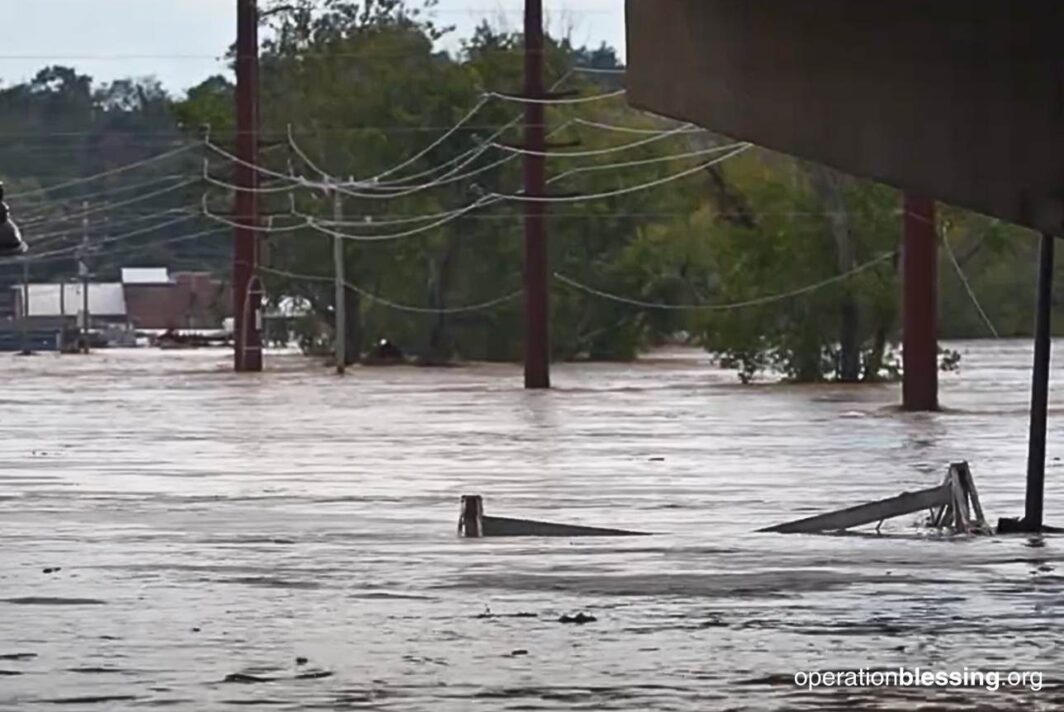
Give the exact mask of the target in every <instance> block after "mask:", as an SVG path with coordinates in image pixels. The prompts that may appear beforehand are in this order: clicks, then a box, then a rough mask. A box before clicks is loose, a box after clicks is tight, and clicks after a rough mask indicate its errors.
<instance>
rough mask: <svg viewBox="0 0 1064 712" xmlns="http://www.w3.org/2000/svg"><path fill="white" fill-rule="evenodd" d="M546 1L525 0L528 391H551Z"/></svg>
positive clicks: (526, 378) (526, 327) (526, 347)
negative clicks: (546, 217) (546, 199)
mask: <svg viewBox="0 0 1064 712" xmlns="http://www.w3.org/2000/svg"><path fill="white" fill-rule="evenodd" d="M543 51H544V50H543V0H525V97H524V98H525V100H526V101H527V104H526V105H525V149H526V150H527V151H528V152H527V153H526V154H525V196H526V197H528V198H533V200H528V201H527V202H526V203H525V388H529V389H545V388H550V326H549V325H550V292H549V288H548V284H549V274H548V271H547V259H548V258H547V234H546V225H545V222H544V212H545V210H546V206H545V205H544V204H543V202H542V201H541V200H535V199H534V198H542V197H543V195H544V193H545V192H546V168H545V159H544V156H543V154H544V151H545V148H546V141H547V139H546V129H545V126H544V122H545V116H546V111H545V107H544V105H543V103H542V99H543V98H544V92H543V59H544V58H543Z"/></svg>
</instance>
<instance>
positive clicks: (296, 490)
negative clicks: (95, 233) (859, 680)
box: [0, 341, 1064, 712]
mask: <svg viewBox="0 0 1064 712" xmlns="http://www.w3.org/2000/svg"><path fill="white" fill-rule="evenodd" d="M951 346H952V347H954V348H957V349H959V350H960V351H961V352H962V353H963V356H964V358H963V361H962V364H961V369H960V371H959V373H952V374H947V375H945V376H944V377H943V395H942V400H943V402H944V404H946V405H947V406H948V407H949V410H948V411H947V412H944V413H941V414H935V415H907V414H902V413H900V412H898V411H897V410H896V409H895V408H894V407H893V404H894V403H896V401H897V400H898V397H899V389H898V387H897V386H895V385H883V386H866V387H859V388H847V387H838V386H820V387H790V386H778V385H762V386H756V387H750V388H746V387H741V386H738V385H736V383H735V379H734V376H733V374H731V373H729V372H726V371H722V370H719V369H717V368H716V367H714V365H713V364H712V362H711V361H710V360H709V359H708V358H707V357H706V356H705V355H704V354H700V353H698V352H694V351H682V350H674V351H666V352H662V353H658V354H655V355H654V356H653V357H652V358H648V359H646V360H645V361H643V362H641V363H639V364H634V365H564V366H559V367H558V368H557V369H556V371H555V380H556V383H557V386H558V387H557V389H556V390H555V391H553V392H550V393H526V392H524V391H522V390H521V389H520V388H519V384H520V373H519V371H518V370H517V369H515V368H512V367H509V366H467V367H462V368H455V369H445V370H418V369H407V368H392V369H357V368H356V369H354V370H353V371H352V372H351V373H350V375H349V376H348V377H347V378H346V379H344V380H342V381H341V380H339V379H338V378H337V377H336V376H334V375H332V374H331V373H330V372H329V371H328V370H327V369H323V368H321V367H320V366H319V365H317V364H315V363H314V362H310V361H307V360H305V359H302V358H300V357H298V356H295V355H291V354H288V355H283V354H275V355H272V356H271V358H270V359H269V372H268V373H265V374H262V375H251V376H235V375H233V374H231V373H229V372H228V365H229V358H228V355H227V354H226V353H224V352H217V351H202V352H188V353H176V352H152V351H146V350H145V351H113V352H100V353H97V354H94V355H92V356H90V357H87V358H86V357H62V358H59V357H55V356H52V355H44V356H38V357H34V358H16V357H7V356H4V357H3V358H2V359H0V361H2V364H3V374H4V375H3V390H2V393H0V409H2V413H3V419H2V427H0V709H3V710H35V709H42V710H44V709H47V710H53V709H70V710H80V709H85V710H111V709H146V708H154V707H162V708H168V709H177V710H215V709H217V710H226V709H232V710H238V709H271V710H319V709H320V710H362V709H380V710H455V711H463V712H464V711H479V710H533V709H536V710H630V709H640V710H684V711H696V710H715V709H749V710H762V709H781V710H783V709H787V710H790V709H795V710H818V709H839V710H847V709H896V708H905V709H921V708H923V709H972V710H974V709H1017V708H1020V707H1023V708H1025V709H1047V710H1048V709H1057V708H1059V707H1060V706H1061V705H1064V693H1061V692H1060V691H1059V690H1058V689H1056V688H1054V687H1053V686H1052V685H1051V683H1052V682H1053V680H1054V676H1055V674H1056V673H1057V671H1059V670H1060V668H1061V662H1062V659H1064V647H1062V646H1064V634H1062V632H1061V625H1060V619H1061V613H1062V612H1064V562H1062V557H1061V550H1062V544H1061V540H1060V539H1055V538H1047V539H1044V540H1032V539H1028V538H1024V537H1016V538H997V539H948V538H942V537H938V536H932V535H929V534H928V533H926V532H923V531H921V530H920V529H918V528H916V527H915V526H914V523H915V521H916V518H915V517H914V518H903V519H900V520H895V521H891V522H888V523H886V524H885V525H884V527H883V530H882V534H881V535H879V536H874V535H867V536H784V535H769V534H753V533H751V532H752V531H753V530H754V529H757V528H759V527H762V526H766V525H768V524H773V523H778V522H782V521H786V520H788V519H791V518H796V517H800V516H806V515H808V514H810V513H813V512H817V511H820V510H822V509H825V508H832V507H836V506H845V505H847V504H852V503H858V502H861V501H865V500H869V499H875V498H878V497H884V496H891V495H893V494H897V493H898V492H899V491H902V490H906V489H914V488H920V487H925V486H930V485H933V484H937V483H938V482H939V481H940V480H941V478H942V477H943V475H944V473H945V468H946V466H947V464H948V463H949V462H950V461H951V460H958V459H967V460H969V461H970V462H971V463H972V469H973V472H974V475H975V478H976V482H977V484H978V486H979V488H980V493H981V495H982V500H983V505H984V507H985V508H986V509H987V512H988V514H989V516H991V517H992V518H994V519H995V520H996V518H997V517H999V516H1016V515H1019V514H1021V513H1022V507H1023V480H1024V470H1025V461H1026V434H1027V417H1026V409H1027V403H1028V399H1029V385H1028V384H1029V364H1030V354H1031V350H1030V345H1029V344H1028V343H1026V342H1021V341H1015V342H1014V341H1002V342H994V343H990V342H971V343H959V344H952V345H951ZM1060 363H1061V362H1060V360H1058V361H1057V362H1056V364H1057V365H1055V367H1054V377H1055V381H1056V383H1062V382H1064V372H1062V371H1064V368H1061V367H1060V365H1059V364H1060ZM1058 393H1064V389H1062V390H1061V391H1058ZM1053 405H1054V406H1055V407H1054V412H1053V413H1052V414H1051V419H1050V437H1049V458H1050V462H1049V468H1048V502H1047V519H1048V520H1049V521H1050V522H1057V523H1060V524H1064V464H1062V463H1061V461H1060V460H1059V458H1060V457H1061V456H1064V449H1062V447H1061V445H1060V443H1061V440H1062V438H1061V435H1062V434H1064V408H1062V407H1061V406H1062V405H1064V396H1062V395H1055V397H1054V398H1053ZM465 493H479V494H482V495H484V497H485V501H486V510H487V513H489V514H491V513H494V514H499V515H504V516H528V517H532V518H539V519H548V520H555V521H564V522H573V523H581V524H589V525H601V526H609V527H622V528H632V529H640V530H645V531H652V532H657V533H659V534H658V535H657V536H654V537H650V538H639V539H625V540H593V539H584V540H575V541H567V540H528V539H525V540H510V541H504V540H490V541H489V540H485V541H471V540H460V539H458V538H457V537H456V524H457V517H458V499H459V496H460V495H461V494H465ZM45 569H50V571H49V572H48V573H45ZM579 612H584V613H588V614H590V615H593V616H594V617H595V618H596V620H595V621H594V622H591V623H587V624H585V625H563V624H561V623H559V622H558V618H559V617H560V616H562V615H567V614H575V613H579ZM519 614H522V615H519ZM297 658H305V660H298V661H297ZM902 665H904V666H909V667H916V666H920V667H923V668H925V669H934V670H951V671H952V670H963V669H964V668H965V667H969V668H971V669H977V668H980V669H994V670H1014V669H1015V670H1030V671H1041V672H1043V673H1044V674H1045V675H1046V689H1043V690H1042V691H1041V692H1032V691H1029V690H1005V689H1004V688H1003V689H1001V690H998V691H997V692H991V691H988V690H986V689H964V690H957V689H927V688H921V689H906V688H892V689H858V690H841V691H840V690H836V691H816V692H809V691H803V690H801V689H798V688H797V687H796V686H795V685H794V683H793V676H794V674H795V672H797V671H805V670H857V669H859V668H876V669H888V668H892V667H897V666H902Z"/></svg>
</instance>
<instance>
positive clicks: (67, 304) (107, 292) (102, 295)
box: [12, 282, 127, 326]
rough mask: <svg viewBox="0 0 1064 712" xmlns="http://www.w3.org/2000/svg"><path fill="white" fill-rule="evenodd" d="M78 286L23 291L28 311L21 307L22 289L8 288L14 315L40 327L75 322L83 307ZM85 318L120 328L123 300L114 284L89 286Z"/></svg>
mask: <svg viewBox="0 0 1064 712" xmlns="http://www.w3.org/2000/svg"><path fill="white" fill-rule="evenodd" d="M82 290H83V287H82V284H81V283H80V282H71V283H70V284H65V283H62V282H61V283H58V284H30V285H28V286H27V287H26V293H27V294H28V296H29V299H28V302H27V303H28V306H29V308H28V310H27V309H25V308H24V307H23V288H22V287H21V286H19V287H12V291H13V292H14V294H15V299H14V314H15V316H22V315H23V314H25V315H26V316H27V317H29V320H30V323H31V324H33V325H35V326H37V325H40V326H44V325H45V324H46V323H54V324H56V325H58V324H59V323H61V322H62V321H64V320H73V321H77V320H79V315H80V314H81V313H82V311H83V309H84V305H85V300H84V297H83V294H84V292H83V291H82ZM89 315H90V318H91V320H92V322H93V323H96V324H106V325H121V324H125V323H126V322H127V319H126V297H125V291H124V290H123V289H122V285H121V284H118V283H106V282H105V283H99V282H96V283H91V284H89Z"/></svg>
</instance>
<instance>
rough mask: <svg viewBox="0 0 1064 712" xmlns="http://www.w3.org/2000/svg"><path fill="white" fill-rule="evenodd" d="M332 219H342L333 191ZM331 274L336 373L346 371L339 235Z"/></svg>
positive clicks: (344, 278)
mask: <svg viewBox="0 0 1064 712" xmlns="http://www.w3.org/2000/svg"><path fill="white" fill-rule="evenodd" d="M333 219H334V220H335V221H336V224H337V225H339V224H340V222H341V221H342V220H343V219H344V202H343V196H342V195H341V194H340V191H339V190H333ZM333 272H334V275H335V280H336V307H335V308H334V309H333V318H334V319H335V320H336V323H335V324H334V325H333V340H334V341H335V342H336V343H335V344H334V345H333V346H334V348H335V350H336V373H337V374H338V375H340V376H342V375H344V372H346V371H347V276H346V274H345V272H346V270H345V265H344V240H343V238H341V237H340V236H339V234H337V235H334V236H333Z"/></svg>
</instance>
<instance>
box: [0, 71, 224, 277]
mask: <svg viewBox="0 0 1064 712" xmlns="http://www.w3.org/2000/svg"><path fill="white" fill-rule="evenodd" d="M185 143H187V139H186V138H185V136H184V135H183V133H182V131H181V128H180V126H179V124H178V121H177V120H176V119H175V116H174V113H173V100H172V98H171V97H170V96H169V95H168V94H167V92H166V91H165V90H164V89H163V88H162V87H161V86H160V84H159V83H158V82H157V81H155V80H153V79H150V78H145V79H121V80H117V81H114V82H110V83H105V84H97V83H94V82H93V80H92V78H91V77H89V76H86V75H83V74H79V73H78V72H77V71H76V70H75V69H72V68H70V67H61V66H53V67H47V68H45V69H42V70H41V71H40V72H38V73H37V75H36V76H34V78H33V79H31V80H30V81H27V82H24V83H21V84H16V85H13V86H10V87H7V88H4V89H0V178H2V180H4V182H5V183H6V185H7V190H8V194H9V195H13V196H15V197H13V198H12V200H11V203H12V209H13V210H14V213H15V217H16V219H18V220H19V222H20V224H21V226H22V229H23V232H24V233H25V236H26V238H27V240H29V241H30V243H31V245H34V247H35V252H38V253H53V252H55V251H57V250H61V249H63V248H66V247H70V246H72V245H75V244H77V243H79V242H80V241H81V237H82V220H81V215H80V214H81V213H82V212H83V209H82V205H83V202H84V201H86V200H87V201H88V203H89V209H90V210H93V211H96V212H93V213H92V214H91V215H89V216H87V217H88V218H89V225H88V233H89V237H90V241H93V242H95V241H100V240H107V239H109V238H110V237H112V236H114V235H120V234H122V233H124V232H131V231H134V230H137V229H141V228H145V227H151V226H152V225H158V224H161V223H164V222H167V220H166V219H165V217H164V218H160V219H157V220H154V221H152V220H146V221H143V222H137V221H138V220H140V219H141V218H144V217H145V216H150V215H152V214H159V213H161V212H162V211H166V210H171V209H174V208H182V207H185V208H189V207H192V206H194V205H195V204H196V203H197V202H198V196H199V193H200V192H201V190H202V188H201V187H200V186H189V187H188V188H187V189H184V190H174V191H166V192H163V193H162V194H160V195H158V196H156V197H154V198H152V197H149V198H147V199H144V200H141V199H140V197H141V196H144V195H145V194H147V193H152V192H155V191H161V190H163V189H165V188H167V187H169V186H174V185H177V184H180V183H181V182H183V181H185V180H188V179H190V178H194V177H195V175H196V174H197V173H198V171H199V160H200V156H199V155H198V154H195V153H189V154H188V155H186V156H177V157H175V159H174V160H170V161H163V162H159V163H158V164H150V165H148V166H145V167H144V168H143V169H141V170H138V171H136V172H135V173H119V174H116V175H113V176H111V177H109V178H105V179H100V180H95V181H92V182H91V183H84V184H80V183H79V184H74V185H70V186H68V187H65V188H59V189H55V190H47V191H41V190H40V189H42V188H48V187H50V186H55V185H61V184H64V183H67V182H69V181H71V180H72V179H76V178H79V177H81V176H87V175H95V174H99V173H103V172H105V171H110V170H112V169H115V168H118V167H120V166H124V165H127V164H130V163H134V162H137V161H143V160H145V159H148V158H151V157H152V156H155V155H158V154H160V153H163V152H165V151H168V150H172V149H174V148H176V147H178V146H180V145H182V144H185ZM19 194H23V195H24V196H25V197H18V196H19ZM119 203H128V205H125V206H121V207H115V208H113V209H109V210H102V209H101V208H103V207H105V206H107V205H108V204H119ZM185 215H188V213H185ZM179 216H180V215H179V214H176V213H175V214H173V215H170V216H169V217H170V222H172V223H173V224H171V225H170V226H164V227H160V228H158V229H153V230H148V231H146V232H145V233H144V234H143V236H140V237H134V238H131V239H129V240H124V241H123V242H122V244H121V247H122V248H123V250H124V251H125V252H124V253H123V254H121V255H119V254H113V257H112V256H104V253H105V252H106V251H105V250H104V249H103V248H102V247H101V248H100V250H98V251H97V252H99V253H100V255H101V256H100V258H98V259H90V265H91V266H92V268H93V270H94V271H95V272H96V274H98V275H99V276H100V277H101V278H104V279H108V278H113V276H114V275H115V274H116V273H117V270H118V268H119V267H120V266H123V265H129V264H137V263H140V264H160V263H162V264H172V265H174V266H182V265H184V266H188V267H199V266H200V265H201V264H203V265H205V266H206V267H208V268H212V267H214V266H215V265H217V264H219V262H218V261H217V258H216V256H217V255H221V254H222V250H218V249H214V250H210V251H208V252H206V253H201V252H200V250H202V249H203V247H201V246H200V245H196V244H194V243H181V242H176V243H172V244H167V243H166V242H165V241H166V240H168V239H171V238H176V237H179V236H181V235H183V234H188V233H191V232H195V231H196V230H203V229H206V227H207V226H206V225H205V224H204V223H202V222H198V221H196V220H194V219H190V220H188V221H186V222H181V223H176V222H173V220H174V219H175V218H176V217H179ZM156 243H159V244H158V246H155V247H152V248H151V249H139V248H146V246H147V245H149V244H156ZM101 244H104V243H101ZM112 247H114V245H112ZM222 247H223V250H224V246H222ZM208 250H209V248H208ZM201 254H202V255H204V257H202V258H201V257H200V255H201ZM194 256H195V259H193V257H194ZM0 269H3V270H4V271H3V273H2V274H3V275H5V277H6V279H7V280H12V279H15V278H16V275H17V273H18V271H19V267H18V265H14V264H13V263H10V262H8V263H4V264H3V265H0ZM75 269H76V267H75V257H74V255H73V254H71V255H70V256H69V258H68V259H55V258H51V259H47V260H43V261H41V262H40V263H34V264H33V265H32V267H31V270H32V275H33V277H34V278H35V279H54V278H59V277H61V276H66V277H71V276H72V275H73V273H74V271H75Z"/></svg>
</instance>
